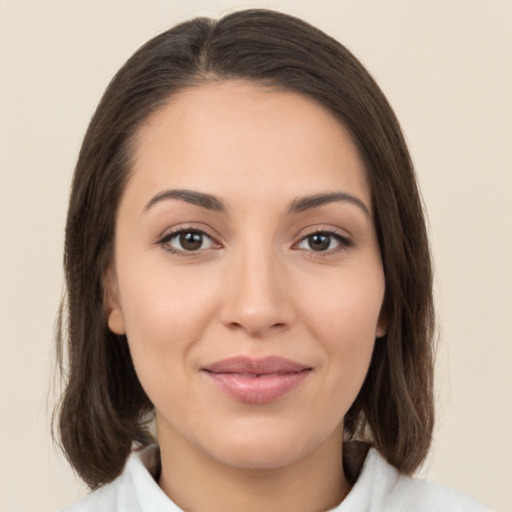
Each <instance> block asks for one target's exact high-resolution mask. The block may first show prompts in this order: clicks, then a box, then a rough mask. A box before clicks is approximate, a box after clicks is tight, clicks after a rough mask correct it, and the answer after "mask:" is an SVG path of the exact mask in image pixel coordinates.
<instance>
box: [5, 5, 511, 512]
mask: <svg viewBox="0 0 512 512" xmlns="http://www.w3.org/2000/svg"><path fill="white" fill-rule="evenodd" d="M246 7H267V8H274V9H277V10H282V11H284V12H287V13H290V14H294V15H297V16H299V17H302V18H304V19H305V20H307V21H309V22H311V23H313V24H314V25H317V26H318V27H319V28H321V29H323V30H324V31H326V32H327V33H329V34H330V35H332V36H334V37H335V38H337V39H338V40H340V41H341V42H342V43H344V44H345V45H346V46H348V48H349V49H350V50H352V51H353V52H354V53H355V54H356V55H357V56H358V57H359V58H360V59H361V60H362V62H363V63H364V64H365V65H366V66H367V67H368V69H369V70H370V72H371V73H372V74H373V75H374V76H375V78H376V79H377V81H378V83H379V84H380V85H381V87H382V89H383V90H384V92H385V93H386V94H387V96H388V98H389V100H390V102H391V104H392V105H393V106H394V108H395V110H396V113H397V115H398V117H399V119H400V120H401V123H402V126H403V129H404V131H405V134H406V137H407V140H408V142H409V145H410V149H411V152H412V155H413V158H414V162H415V165H416V168H417V172H418V175H419V179H420V182H421V186H422V190H423V195H424V199H425V203H426V205H427V209H428V214H429V221H430V230H431V234H432V244H433V250H434V257H435V263H436V271H437V275H436V296H437V304H438V310H439V324H440V346H439V357H438V364H437V376H436V377H437V395H438V397H437V398H438V410H439V420H438V424H437V428H436V434H435V442H434V445H433V449H432V454H431V457H430V458H429V460H428V462H427V464H426V465H425V466H424V468H423V469H422V471H421V473H420V476H423V477H428V478H429V479H432V480H435V481H438V482H441V483H443V484H445V485H449V486H452V487H455V488H457V489H460V490H463V491H465V492H468V493H470V494H472V495H473V496H474V497H476V498H477V499H479V500H481V501H482V502H484V503H486V504H488V505H489V506H491V507H493V508H495V509H496V510H505V511H511V510H512V403H511V402H512V372H511V370H510V368H511V367H512V343H511V334H510V332H511V330H510V324H511V319H512V292H511V290H512V270H511V267H512V181H511V176H512V168H511V167H512V157H511V146H512V121H511V120H512V101H511V94H512V93H511V91H512V64H511V63H512V3H511V2H510V1H508V0H503V1H499V0H479V1H475V0H473V1H472V0H464V1H456V0H439V1H436V0H409V1H405V0H404V1H400V0H388V1H386V0H372V1H370V0H337V1H335V0H332V1H329V0H311V1H301V0H290V1H288V0H269V1H266V2H263V1H253V2H251V3H238V2H229V1H222V0H217V1H215V0H213V1H208V0H204V1H201V0H196V1H193V0H187V1H185V0H183V1H181V2H177V1H169V0H87V1H82V0H45V1H42V0H41V1H38V0H0V180H1V181H0V322H1V326H0V327H1V330H0V339H1V354H0V393H1V394H0V398H1V403H0V414H1V417H0V434H1V437H0V510H1V511H2V512H45V511H50V510H54V509H58V508H60V507H62V506H64V505H66V504H69V503H71V502H73V501H75V500H76V499H78V498H79V497H80V496H81V495H83V494H84V493H85V492H86V490H85V489H84V488H83V487H82V486H81V485H80V484H79V483H78V481H77V480H76V478H75V477H74V475H73V473H72V471H71V470H70V469H69V467H68V466H67V464H66V462H65V461H64V459H63V457H62V456H61V455H59V453H58V451H57V450H56V449H55V448H54V447H53V445H52V441H51V436H50V433H49V432H50V431H49V419H50V415H51V407H52V403H53V400H54V397H53V396H52V393H50V392H49V391H48V390H49V384H50V381H51V372H52V364H53V363H52V361H53V351H54V349H53V327H54V321H55V314H56V310H57V307H58V303H59V299H60V296H61V292H62V286H63V279H62V267H61V261H62V244H63V228H64V222H65V215H66V203H67V198H68V189H69V185H70V180H71V174H72V170H73V166H74V163H75V160H76V156H77V153H78V150H79V147H80V143H81V139H82V137H83V134H84V131H85V128H86V126H87V123H88V120H89V118H90V116H91V115H92V113H93V111H94V108H95V106H96V104H97V102H98V100H99V98H100V96H101V94H102V92H103V90H104V88H105V86H106V85H107V83H108V81H109V80H110V78H111V77H112V76H113V74H114V73H115V72H116V71H117V69H118V68H119V67H120V66H121V64H122V63H123V62H124V61H125V60H126V59H127V58H128V57H129V56H130V55H131V54H132V53H133V52H134V51H135V50H136V49H137V48H138V47H139V46H140V45H141V44H142V43H143V42H145V41H146V40H147V39H149V38H150V37H152V36H154V35H156V34H157V33H159V32H161V31H163V30H165V29H166V28H168V27H170V26H172V25H173V24H175V23H176V22H178V21H182V20H185V19H187V18H190V17H193V16H195V15H198V14H205V15H211V16H218V15H221V14H224V13H226V12H227V11H229V10H233V9H236V8H246ZM48 404H49V405H48Z"/></svg>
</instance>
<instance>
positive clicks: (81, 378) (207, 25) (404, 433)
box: [57, 9, 434, 488]
mask: <svg viewBox="0 0 512 512" xmlns="http://www.w3.org/2000/svg"><path fill="white" fill-rule="evenodd" d="M232 78H238V79H240V78H241V79H246V80H249V81H252V82H255V83H260V84H267V85H270V86H273V87H278V88H282V89H284V90H289V91H294V92H298V93H300V94H303V95H305V96H307V97H309V98H312V99H314V100H315V101H316V102H318V103H319V104H321V105H323V106H324V107H326V108H327V109H328V110H329V111H330V112H331V113H332V114H333V115H334V116H336V118H337V119H338V120H339V121H340V123H342V124H343V125H344V126H345V127H346V128H347V129H348V130H349V131H350V132H351V134H352V137H353V140H354V141H355V143H356V145H357V147H358V150H359V153H360V155H361V157H362V159H363V162H364V167H365V172H366V174H367V177H368V180H369V182H370V185H371V191H372V204H373V208H374V213H375V227H376V231H377V237H378V242H379V246H380V251H381V256H382V262H383V267H384V274H385V285H386V292H385V298H384V306H383V307H384V312H385V315H386V319H387V334H386V336H385V337H384V338H383V339H379V340H378V341H377V342H376V345H375V349H374V353H373V356H372V360H371V363H370V368H369V371H368V374H367V376H366V379H365V381H364V384H363V386H362V389H361V390H360V392H359V394H358V396H357V398H356V400H355V402H354V403H353V405H352V406H351V408H350V409H349V411H348V412H347V414H346V416H345V419H344V427H345V440H359V441H363V442H365V443H369V444H372V445H373V446H375V447H376V448H377V449H378V450H379V451H380V452H381V453H382V455H383V456H384V457H385V458H386V459H387V460H388V462H390V463H391V464H392V465H393V466H395V467H396V468H398V469H399V470H400V471H401V472H404V473H407V474H411V473H412V472H413V471H414V470H415V469H417V467H418V466H419V465H420V464H421V463H422V461H423V460H424V458H425V457H426V455H427V452H428V449H429V447H430V442H431V435H432V428H433V421H434V407H433V382H432V379H433V325H434V314H433V300H432V270H431V260H430V251H429V245H428V239H427V233H426V227H425V221H424V214H423V209H422V203H421V199H420V196H419V192H418V188H417V184H416V178H415V174H414V170H413V166H412V162H411V159H410V156H409V153H408V150H407V146H406V143H405V141H404V137H403V135H402V132H401V129H400V126H399V124H398V121H397V119H396V117H395V115H394V113H393V110H392V109H391V107H390V105H389V104H388V102H387V100H386V98H385V97H384V95H383V93H382V92H381V90H380V89H379V87H378V86H377V84H376V83H375V81H374V80H373V79H372V77H371V76H370V74H369V73H368V72H367V71H366V70H365V68H364V67H363V66H362V65H361V63H360V62H359V61H358V60H357V59H356V58H355V57H354V56H353V55H352V54H351V53H350V52H349V51H348V50H347V49H346V48H345V47H344V46H343V45H341V44H340V43H338V42H337V41H335V40H334V39H332V38H331V37H329V36H327V35H326V34H324V33H323V32H321V31H320V30H318V29H316V28H314V27H312V26H311V25H309V24H307V23H305V22H303V21H301V20H299V19H297V18H294V17H291V16H288V15H285V14H282V13H278V12H273V11H268V10H260V9H253V10H245V11H239V12H235V13H232V14H229V15H227V16H225V17H223V18H221V19H219V20H217V21H215V20H211V19H207V18H196V19H193V20H191V21H188V22H185V23H182V24H180V25H177V26H176V27H174V28H172V29H170V30H168V31H166V32H164V33H163V34H161V35H159V36H157V37H155V38H154V39H152V40H150V41H149V42H148V43H146V44H145V45H144V46H142V47H141V48H140V49H139V50H138V51H137V52H136V53H135V54H134V55H133V56H132V57H131V58H130V59H129V60H128V61H127V62H126V64H125V65H124V66H123V67H122V68H121V69H120V70H119V72H118V73H117V74H116V76H115V77H114V78H113V80H112V82H111V83H110V85H109V86H108V88H107V90H106V92H105V93H104V96H103V98H102V99H101V102H100V104H99V106H98V107H97V110H96V112H95V114H94V116H93V117H92V119H91V122H90V124H89V127H88V130H87V133H86V135H85V138H84V141H83V145H82V148H81V151H80V154H79V158H78V162H77V165H76V168H75V173H74V178H73V185H72V190H71V196H70V202H69V211H68V218H67V224H66V237H65V257H64V267H65V275H66V286H67V295H66V298H65V300H64V301H63V303H62V304H61V309H60V314H59V322H58V329H57V354H58V359H59V364H60V369H61V373H62V375H63V378H64V381H65V386H66V387H65V391H64V393H63V396H62V400H61V402H60V404H59V406H58V410H57V414H58V429H59V435H60V443H61V446H62V447H63V450H64V452H65V454H66V455H67V457H68V459H69V461H70V463H71V465H72V466H73V467H74V469H75V470H76V471H77V473H78V474H79V475H80V477H81V478H82V479H83V480H84V481H85V482H86V483H87V484H88V485H89V486H90V487H91V488H97V487H99V486H101V485H103V484H105V483H107V482H110V481H112V480H113V479H114V478H115V477H116V476H118V475H119V473H120V472H121V471H122V468H123V466H124V463H125V461H126V458H127V457H128V455H129V453H130V451H131V449H132V445H133V443H134V442H135V441H136V442H138V443H140V444H142V445H144V444H147V443H149V442H150V441H151V435H150V433H149V431H148V425H147V421H146V420H147V418H148V413H150V412H151V411H152V408H153V407H152V404H151V402H150V400H149V399H148V397H147V396H146V394H145V392H144V391H143V389H142V387H141V385H140V383H139V381H138V379H137V376H136V374H135V370H134V367H133V363H132V360H131V357H130V352H129V349H128V344H127V340H126V337H125V336H118V335H115V334H113V333H112V332H111V331H110V330H109V329H108V327H107V322H106V315H105V307H104V287H103V279H104V274H105V271H106V269H107V267H108V265H109V264H110V263H111V261H112V256H113V239H114V231H115V217H116V211H117V207H118V204H119V201H120V198H121V196H122V194H123V189H124V186H125V184H126V182H127V180H128V178H129V175H130V171H131V160H132V154H133V151H134V139H135V136H136V132H137V129H138V128H139V127H140V125H141V123H142V122H143V121H144V120H145V119H147V118H148V116H149V115H150V114H152V113H153V112H155V111H156V110H158V109H159V108H160V107H161V106H163V105H164V104H165V103H166V102H167V101H169V99H170V98H171V97H172V96H173V95H175V94H177V93H179V92H180V91H182V90H184V89H186V88H189V87H195V86H199V85H201V84H202V83H207V82H210V81H218V80H229V79H232Z"/></svg>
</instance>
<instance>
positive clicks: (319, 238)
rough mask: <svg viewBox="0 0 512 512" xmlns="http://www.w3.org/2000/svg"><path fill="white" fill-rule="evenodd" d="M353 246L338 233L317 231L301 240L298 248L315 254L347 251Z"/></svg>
mask: <svg viewBox="0 0 512 512" xmlns="http://www.w3.org/2000/svg"><path fill="white" fill-rule="evenodd" d="M351 245H352V243H351V241H350V240H349V239H348V238H346V237H344V236H341V235H339V234H337V233H331V232H328V231H317V232H316V233H311V234H310V235H307V236H306V237H304V238H303V239H302V240H300V242H299V243H298V244H297V247H298V248H299V249H306V250H308V251H315V252H327V251H332V252H336V250H337V249H345V248H347V247H350V246H351Z"/></svg>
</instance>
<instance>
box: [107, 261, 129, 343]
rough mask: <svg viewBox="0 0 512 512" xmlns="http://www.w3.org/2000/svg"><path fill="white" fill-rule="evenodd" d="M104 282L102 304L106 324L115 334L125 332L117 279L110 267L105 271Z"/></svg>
mask: <svg viewBox="0 0 512 512" xmlns="http://www.w3.org/2000/svg"><path fill="white" fill-rule="evenodd" d="M103 283H104V299H103V300H104V304H105V314H106V318H107V325H108V327H109V329H110V330H111V331H112V332H113V333H115V334H126V329H125V326H124V317H123V311H122V309H121V304H120V302H119V291H118V288H117V279H116V278H115V276H114V271H113V270H112V267H109V268H108V269H107V271H106V272H105V276H104V279H103Z"/></svg>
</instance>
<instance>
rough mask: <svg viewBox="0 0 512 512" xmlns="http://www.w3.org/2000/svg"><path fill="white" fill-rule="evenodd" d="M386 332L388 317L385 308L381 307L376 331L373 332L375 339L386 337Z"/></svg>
mask: <svg viewBox="0 0 512 512" xmlns="http://www.w3.org/2000/svg"><path fill="white" fill-rule="evenodd" d="M387 332H388V315H387V312H386V308H385V306H383V307H382V309H381V311H380V315H379V321H378V322H377V329H376V330H375V337H376V338H377V339H378V338H382V337H384V336H386V334H387Z"/></svg>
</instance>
